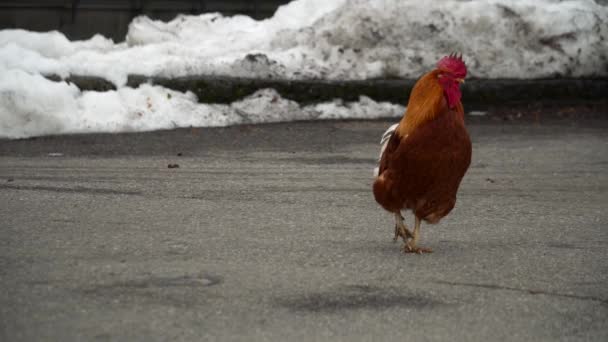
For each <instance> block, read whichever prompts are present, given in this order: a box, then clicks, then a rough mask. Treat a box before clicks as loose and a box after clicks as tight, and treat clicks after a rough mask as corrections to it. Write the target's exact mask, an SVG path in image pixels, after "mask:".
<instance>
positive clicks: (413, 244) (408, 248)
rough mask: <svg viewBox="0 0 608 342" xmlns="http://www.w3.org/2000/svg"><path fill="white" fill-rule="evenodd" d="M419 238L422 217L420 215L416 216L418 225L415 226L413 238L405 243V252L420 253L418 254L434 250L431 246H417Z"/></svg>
mask: <svg viewBox="0 0 608 342" xmlns="http://www.w3.org/2000/svg"><path fill="white" fill-rule="evenodd" d="M419 238H420V218H419V217H418V216H416V225H415V227H414V233H413V235H412V238H411V239H410V240H409V241H407V242H406V243H405V245H404V246H403V251H404V252H405V253H418V254H422V253H432V252H433V250H431V249H430V248H425V247H418V246H417V244H418V239H419Z"/></svg>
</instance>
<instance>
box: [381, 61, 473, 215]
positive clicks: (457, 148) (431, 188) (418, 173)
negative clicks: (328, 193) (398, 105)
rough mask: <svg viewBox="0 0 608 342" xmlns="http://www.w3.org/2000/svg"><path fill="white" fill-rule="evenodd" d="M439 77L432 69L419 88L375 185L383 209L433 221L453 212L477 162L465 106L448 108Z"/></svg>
mask: <svg viewBox="0 0 608 342" xmlns="http://www.w3.org/2000/svg"><path fill="white" fill-rule="evenodd" d="M438 75H439V71H438V70H435V71H432V72H430V73H428V74H426V75H425V76H423V77H422V78H421V79H420V80H419V81H418V82H417V83H416V85H415V86H414V89H413V90H412V94H411V95H410V101H409V103H408V108H407V112H406V115H405V116H404V118H403V119H402V120H401V122H400V124H399V127H398V129H397V131H396V132H395V133H394V134H393V136H392V137H391V139H390V140H389V142H388V145H387V147H386V149H385V151H384V153H383V155H382V158H381V160H380V166H379V175H378V177H377V178H376V181H375V182H374V185H373V191H374V197H375V198H376V201H377V202H378V203H379V204H380V205H382V207H383V208H385V209H386V210H388V211H391V212H398V211H399V210H401V209H411V210H413V211H414V213H415V215H416V216H417V217H419V218H421V219H423V220H425V221H427V222H430V223H436V222H438V221H439V220H440V219H441V218H442V217H444V216H445V215H447V214H448V213H449V212H450V211H451V210H452V208H453V207H454V205H455V203H456V193H457V191H458V187H459V186H460V182H461V180H462V178H463V176H464V174H465V172H466V171H467V169H468V167H469V164H470V163H471V140H470V138H469V135H468V133H467V131H466V128H465V126H464V110H463V108H462V104H461V103H458V105H457V106H456V107H455V108H454V109H449V108H448V106H447V101H446V99H445V97H444V95H443V89H442V88H441V85H440V84H439V82H438V79H437V77H438Z"/></svg>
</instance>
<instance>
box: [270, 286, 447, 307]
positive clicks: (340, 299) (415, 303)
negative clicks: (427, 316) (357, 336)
mask: <svg viewBox="0 0 608 342" xmlns="http://www.w3.org/2000/svg"><path fill="white" fill-rule="evenodd" d="M276 303H277V305H278V306H281V307H284V308H288V309H290V310H293V311H301V312H311V313H337V312H341V311H352V310H375V311H382V310H385V309H390V308H409V309H431V308H434V307H437V306H440V305H445V303H444V302H442V301H440V300H437V299H433V298H429V297H427V296H424V295H420V294H413V293H410V292H408V290H406V289H395V288H381V287H376V286H368V285H348V286H341V287H339V288H337V289H333V290H329V291H325V292H316V293H307V294H302V295H298V296H293V297H287V298H281V299H278V300H277V301H276Z"/></svg>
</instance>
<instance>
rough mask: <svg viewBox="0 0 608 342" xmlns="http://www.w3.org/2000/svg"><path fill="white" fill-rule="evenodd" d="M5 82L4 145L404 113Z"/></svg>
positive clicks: (0, 115) (30, 78)
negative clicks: (45, 139) (18, 141)
mask: <svg viewBox="0 0 608 342" xmlns="http://www.w3.org/2000/svg"><path fill="white" fill-rule="evenodd" d="M2 72H3V75H4V76H6V77H2V78H0V138H10V139H14V138H26V137H33V136H41V135H49V134H67V133H92V132H110V133H111V132H131V131H150V130H158V129H170V128H176V127H188V126H207V127H213V126H228V125H235V124H243V123H265V122H281V121H295V120H322V119H346V118H358V119H364V118H365V119H368V118H381V117H391V116H394V117H398V116H401V115H402V114H403V112H404V110H405V108H404V107H403V106H399V105H394V104H390V103H386V102H380V103H378V102H375V101H373V100H371V99H369V98H367V97H363V96H362V97H361V98H360V100H359V101H357V102H342V101H340V100H335V101H332V102H324V103H320V104H316V105H309V106H300V105H299V104H298V103H296V102H294V101H290V100H286V99H284V98H282V97H281V96H280V95H279V94H278V93H277V92H276V91H275V90H272V89H264V90H260V91H257V92H256V93H254V94H252V95H250V96H248V97H246V98H244V99H243V100H240V101H237V102H233V103H231V104H228V105H221V104H201V103H198V100H197V98H196V96H195V95H194V94H192V93H190V92H188V93H182V92H177V91H173V90H169V89H166V88H163V87H160V86H153V85H148V84H142V85H140V86H139V87H138V88H128V87H122V88H119V89H118V90H116V91H107V92H95V91H84V92H82V91H80V90H79V89H78V88H77V87H76V86H75V85H73V84H68V83H64V82H53V81H49V80H47V79H45V78H44V77H42V76H40V75H32V74H29V73H26V72H24V71H20V70H4V71H2Z"/></svg>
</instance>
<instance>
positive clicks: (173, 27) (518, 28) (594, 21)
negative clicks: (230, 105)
mask: <svg viewBox="0 0 608 342" xmlns="http://www.w3.org/2000/svg"><path fill="white" fill-rule="evenodd" d="M607 22H608V7H605V6H601V5H599V4H597V3H595V2H594V1H593V0H570V1H559V0H533V1H532V0H487V1H482V0H477V1H457V0H445V1H419V0H332V1H327V0H296V1H293V2H291V3H289V4H288V5H285V6H282V7H280V8H279V9H278V10H277V12H276V14H275V15H274V16H273V17H272V18H270V19H267V20H262V21H256V20H253V19H251V18H249V17H246V16H234V17H224V16H222V15H220V14H217V13H214V14H204V15H199V16H189V15H182V16H178V17H177V18H176V19H174V20H172V21H170V22H168V23H165V22H161V21H155V20H151V19H149V18H147V17H138V18H136V19H134V20H133V22H132V23H131V24H130V27H129V32H128V34H127V36H126V41H125V42H124V43H120V44H114V43H113V42H112V41H111V40H108V39H105V38H103V37H101V36H95V37H93V38H92V39H90V40H87V41H76V42H70V41H68V40H67V39H66V38H65V37H64V36H63V35H62V34H60V33H57V32H50V33H33V32H26V31H21V30H4V31H0V66H4V67H10V68H19V69H22V70H26V71H30V72H40V73H56V74H59V75H63V76H65V75H67V74H70V73H71V74H79V75H93V76H101V77H104V78H106V79H108V80H110V81H112V82H114V83H115V84H116V85H118V86H120V85H124V84H125V82H126V79H127V75H128V74H140V75H146V76H153V75H160V76H167V77H172V76H184V75H193V74H208V75H231V76H246V77H275V78H299V79H301V78H323V79H366V78H377V77H402V78H417V77H419V76H420V75H421V74H422V73H423V72H425V71H427V70H428V69H429V68H432V67H433V66H434V64H435V63H436V61H437V60H438V59H439V58H440V57H441V56H443V55H445V54H448V53H450V52H453V51H458V52H462V53H463V54H464V55H465V59H466V60H467V62H468V64H469V66H470V68H469V69H470V75H471V76H474V77H487V78H537V77H553V76H575V77H576V76H599V75H602V76H605V75H608V25H606V23H607Z"/></svg>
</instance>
